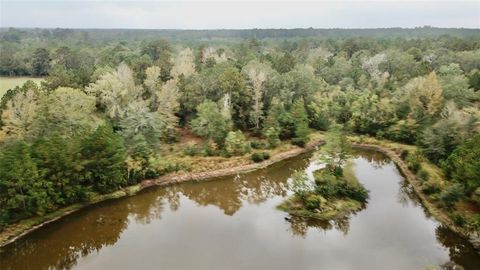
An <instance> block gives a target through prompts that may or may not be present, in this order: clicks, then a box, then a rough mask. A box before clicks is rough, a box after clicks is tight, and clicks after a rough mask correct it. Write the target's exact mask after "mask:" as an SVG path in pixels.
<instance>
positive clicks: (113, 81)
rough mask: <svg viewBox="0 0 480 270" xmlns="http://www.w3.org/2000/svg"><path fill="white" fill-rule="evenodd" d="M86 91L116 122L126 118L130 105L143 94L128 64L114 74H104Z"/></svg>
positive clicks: (121, 66)
mask: <svg viewBox="0 0 480 270" xmlns="http://www.w3.org/2000/svg"><path fill="white" fill-rule="evenodd" d="M85 91H86V92H87V93H89V94H91V95H93V96H95V97H96V98H97V102H98V103H99V104H100V105H101V106H102V107H103V108H104V109H105V112H106V113H107V116H108V117H109V118H110V119H112V120H114V121H116V122H117V121H119V120H120V119H121V118H123V117H124V116H125V113H126V111H127V108H128V105H129V104H131V103H132V102H133V101H135V100H136V99H137V98H139V97H140V96H141V94H142V93H141V90H140V88H139V87H138V86H136V85H135V81H134V79H133V73H132V70H131V69H130V68H129V67H128V66H127V65H126V64H120V65H119V66H118V68H117V69H116V70H115V71H114V72H110V73H107V74H104V75H103V76H101V77H100V79H99V80H98V81H96V82H95V83H92V84H90V85H89V86H88V87H87V88H86V89H85Z"/></svg>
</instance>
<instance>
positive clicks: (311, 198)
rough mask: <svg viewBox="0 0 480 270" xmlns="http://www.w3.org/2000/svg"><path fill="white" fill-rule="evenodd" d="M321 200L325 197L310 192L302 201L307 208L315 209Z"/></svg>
mask: <svg viewBox="0 0 480 270" xmlns="http://www.w3.org/2000/svg"><path fill="white" fill-rule="evenodd" d="M323 201H325V199H324V198H323V197H322V196H320V195H317V194H315V193H311V194H309V195H307V196H306V197H305V200H304V202H303V203H304V204H305V207H306V208H307V209H308V210H315V209H318V208H319V207H320V206H321V204H322V202H323Z"/></svg>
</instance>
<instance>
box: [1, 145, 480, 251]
mask: <svg viewBox="0 0 480 270" xmlns="http://www.w3.org/2000/svg"><path fill="white" fill-rule="evenodd" d="M323 143H324V141H323V140H322V139H319V140H316V141H312V142H310V143H308V144H307V145H306V146H305V148H294V149H291V150H287V151H285V152H280V153H277V154H276V155H274V156H272V157H271V158H270V159H268V160H265V161H262V162H259V163H249V164H246V165H241V166H236V167H231V168H224V169H218V170H213V171H207V172H194V173H182V174H167V175H164V176H160V177H158V178H155V179H146V180H143V181H141V182H140V183H138V184H136V185H132V186H128V187H125V188H123V189H121V190H118V191H115V192H113V193H109V194H105V195H100V196H99V197H96V198H94V199H93V200H92V201H89V202H86V203H77V204H74V205H70V206H67V207H64V208H60V209H58V210H57V211H54V212H52V213H49V214H47V215H45V216H42V217H34V218H30V219H26V220H22V221H20V222H18V223H15V224H12V225H10V226H8V227H7V228H5V229H4V230H3V231H2V232H1V233H0V248H2V247H4V246H7V245H9V244H12V243H13V242H15V241H16V240H18V239H20V238H22V237H23V236H25V235H27V234H29V233H31V232H33V231H35V230H37V229H39V228H41V227H43V226H45V225H47V224H49V223H52V222H55V221H57V220H59V219H61V218H63V217H65V216H67V215H69V214H72V213H74V212H76V211H78V210H80V209H84V208H86V207H88V206H91V205H94V204H97V203H100V202H103V201H107V200H112V199H118V198H123V197H127V196H132V195H135V194H136V193H138V192H140V191H142V190H144V189H147V188H149V187H153V186H167V185H171V184H176V183H182V182H190V181H210V180H215V179H216V178H219V177H224V176H231V175H235V174H244V173H248V172H252V171H255V170H259V169H263V168H266V167H268V166H271V165H273V164H275V163H277V162H280V161H283V160H286V159H289V158H292V157H295V156H298V155H301V154H304V153H308V152H310V151H312V150H314V149H315V148H316V147H317V146H319V145H322V144H323ZM352 146H353V147H356V148H360V149H367V150H373V151H378V152H381V153H383V154H385V155H386V156H388V157H389V158H390V159H391V160H392V161H393V162H394V163H395V165H396V166H397V168H398V170H399V171H400V173H402V175H403V177H404V178H405V180H406V181H407V182H408V183H409V184H410V185H411V186H412V187H413V189H414V191H415V194H416V196H417V197H418V198H419V200H420V202H421V203H422V205H423V206H424V207H425V209H426V211H427V212H428V213H429V214H431V215H432V216H433V217H434V218H435V219H436V220H437V221H438V222H440V223H441V224H443V225H445V226H447V227H448V228H449V229H450V230H452V231H454V232H456V233H458V234H460V235H461V236H462V237H465V238H466V239H467V240H468V241H469V242H470V243H471V244H472V245H473V246H474V247H475V248H476V249H477V250H480V235H479V233H478V232H470V231H467V230H465V229H463V228H460V227H458V226H455V224H454V223H453V221H452V220H451V219H450V218H449V217H448V216H447V215H446V214H445V213H444V212H443V211H442V210H441V209H439V208H438V207H436V206H435V205H434V204H433V203H432V202H430V201H429V200H428V198H427V196H426V195H425V194H423V192H422V190H421V186H420V183H419V181H418V179H417V177H416V175H415V174H414V173H413V172H411V171H410V169H408V167H407V165H406V163H405V162H404V161H403V160H402V159H401V158H400V156H399V155H398V154H397V153H396V152H395V151H394V150H392V149H390V148H389V147H386V146H381V145H376V144H369V143H355V142H352Z"/></svg>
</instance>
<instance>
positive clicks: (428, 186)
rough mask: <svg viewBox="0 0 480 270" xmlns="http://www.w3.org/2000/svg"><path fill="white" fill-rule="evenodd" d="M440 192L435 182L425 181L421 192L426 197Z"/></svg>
mask: <svg viewBox="0 0 480 270" xmlns="http://www.w3.org/2000/svg"><path fill="white" fill-rule="evenodd" d="M440 190H441V188H440V186H439V184H438V183H437V182H434V181H426V182H425V183H423V184H422V191H423V192H424V193H425V194H427V195H431V194H435V193H438V192H440Z"/></svg>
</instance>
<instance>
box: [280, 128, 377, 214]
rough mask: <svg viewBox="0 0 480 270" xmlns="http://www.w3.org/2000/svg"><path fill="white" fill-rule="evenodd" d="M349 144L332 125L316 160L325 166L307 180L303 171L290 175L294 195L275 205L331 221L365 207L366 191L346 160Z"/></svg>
mask: <svg viewBox="0 0 480 270" xmlns="http://www.w3.org/2000/svg"><path fill="white" fill-rule="evenodd" d="M349 153H350V144H349V143H348V141H347V139H346V136H345V134H344V132H343V130H342V129H341V128H340V127H339V126H334V127H333V128H331V130H330V131H329V132H328V134H327V136H326V142H325V145H324V146H323V147H322V150H321V151H320V152H319V154H318V155H317V159H318V160H319V161H320V162H322V163H324V164H325V167H324V168H322V169H320V170H318V171H315V172H314V173H313V176H314V180H315V181H310V180H309V179H308V177H307V175H306V173H305V172H303V171H297V172H295V173H294V174H293V175H292V182H291V189H292V190H293V192H294V194H293V195H292V196H291V197H289V198H288V199H286V200H285V201H284V202H283V203H282V204H280V205H279V206H278V209H280V210H283V211H285V212H287V213H289V214H291V215H293V216H300V217H306V218H315V219H320V220H332V219H339V218H344V217H346V216H348V215H350V214H351V213H355V212H357V211H360V210H361V209H363V208H364V206H365V204H366V202H367V199H368V190H367V189H366V188H365V187H364V186H363V185H361V184H360V183H359V182H358V180H357V179H356V177H355V176H354V174H353V164H352V163H351V162H347V160H348V158H349V156H350V154H349Z"/></svg>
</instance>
